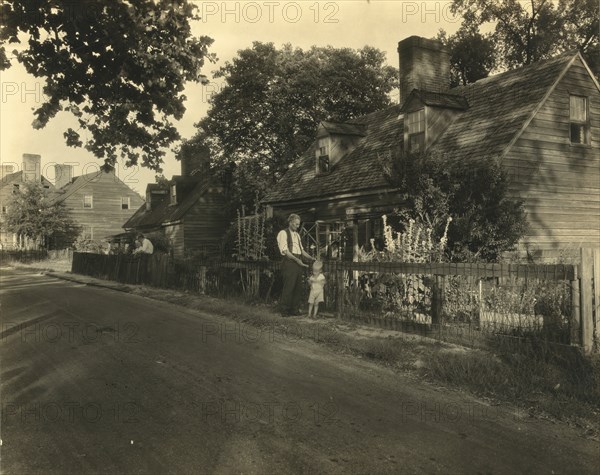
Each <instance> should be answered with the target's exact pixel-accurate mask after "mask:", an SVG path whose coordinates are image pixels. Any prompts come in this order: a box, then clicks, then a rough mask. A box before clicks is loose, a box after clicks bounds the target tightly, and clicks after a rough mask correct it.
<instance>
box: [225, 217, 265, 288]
mask: <svg viewBox="0 0 600 475" xmlns="http://www.w3.org/2000/svg"><path fill="white" fill-rule="evenodd" d="M236 225H237V239H236V245H235V251H236V252H235V254H234V256H233V257H234V258H236V259H237V260H238V261H261V260H266V259H267V256H266V244H265V214H264V213H259V212H258V211H257V212H255V214H253V215H251V216H246V209H245V207H244V206H242V210H241V212H240V210H238V211H237V221H236ZM239 273H240V283H241V286H242V290H243V292H244V294H246V295H247V296H251V297H256V296H258V293H259V289H260V274H261V271H260V269H239ZM263 273H266V274H268V275H269V277H272V273H271V271H269V270H264V271H263Z"/></svg>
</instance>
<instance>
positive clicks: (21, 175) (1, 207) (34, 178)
mask: <svg viewBox="0 0 600 475" xmlns="http://www.w3.org/2000/svg"><path fill="white" fill-rule="evenodd" d="M41 159H42V158H41V156H40V155H35V154H31V153H24V154H23V161H22V163H21V169H20V170H18V168H19V167H18V165H17V164H15V163H4V164H2V165H0V246H1V248H2V249H15V248H28V247H32V246H35V245H36V243H35V242H33V241H30V240H29V239H27V238H25V237H24V236H17V235H15V234H14V233H11V232H8V231H7V230H6V229H5V228H4V227H3V226H2V224H1V223H2V221H3V220H4V216H5V215H6V213H7V211H8V208H9V207H10V203H11V202H12V200H13V197H14V195H15V194H16V193H19V192H20V191H21V189H22V186H23V184H24V183H26V182H33V183H40V184H41V185H42V186H43V187H44V188H45V189H46V190H48V193H52V192H53V191H54V185H53V184H52V182H51V181H50V180H48V179H47V178H46V177H44V176H42V167H41Z"/></svg>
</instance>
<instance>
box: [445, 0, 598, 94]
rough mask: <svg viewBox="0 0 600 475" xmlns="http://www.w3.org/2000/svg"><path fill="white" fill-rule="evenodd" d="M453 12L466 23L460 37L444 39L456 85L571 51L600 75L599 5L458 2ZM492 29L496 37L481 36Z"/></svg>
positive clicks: (576, 0)
mask: <svg viewBox="0 0 600 475" xmlns="http://www.w3.org/2000/svg"><path fill="white" fill-rule="evenodd" d="M451 8H452V11H453V12H454V13H459V14H461V15H462V17H463V23H462V25H461V27H460V29H459V31H458V32H457V33H456V34H455V35H452V36H450V37H446V35H445V33H444V32H443V31H442V32H441V33H440V35H439V36H438V37H440V38H441V39H442V40H443V41H445V42H446V44H448V46H449V47H450V50H451V62H452V71H453V76H454V79H455V81H456V79H459V80H460V82H462V83H463V84H465V83H468V82H473V81H476V80H477V79H480V78H481V77H485V76H487V75H488V74H489V73H490V72H492V71H494V70H496V69H514V68H517V67H520V66H525V65H528V64H531V63H533V62H535V61H539V60H541V59H546V58H549V57H551V56H554V55H556V54H558V53H561V52H563V51H567V50H571V49H578V50H579V51H580V52H581V53H582V55H583V57H584V58H585V60H586V61H587V62H588V64H589V65H590V67H591V69H592V71H594V74H595V75H596V76H600V69H599V68H600V60H599V57H600V43H599V34H598V30H599V15H598V2H597V0H558V3H556V2H552V1H550V0H530V1H528V2H524V1H520V0H453V1H452V7H451ZM489 24H491V25H492V26H493V28H494V30H493V32H492V33H489V34H483V33H481V30H482V28H487V25H489ZM484 51H485V52H486V54H482V53H483V52H484ZM487 55H489V56H487ZM486 56H487V57H486Z"/></svg>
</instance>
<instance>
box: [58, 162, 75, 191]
mask: <svg viewBox="0 0 600 475" xmlns="http://www.w3.org/2000/svg"><path fill="white" fill-rule="evenodd" d="M72 179H73V166H72V165H59V164H56V165H54V186H55V187H56V189H60V188H62V187H63V186H65V185H66V184H67V183H69V182H70V181H71V180H72Z"/></svg>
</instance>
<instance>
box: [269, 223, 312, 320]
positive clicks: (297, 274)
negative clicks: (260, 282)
mask: <svg viewBox="0 0 600 475" xmlns="http://www.w3.org/2000/svg"><path fill="white" fill-rule="evenodd" d="M299 227H300V216H298V215H297V214H290V215H289V217H288V227H287V229H282V230H281V231H279V234H278V235H277V245H278V246H279V252H281V255H282V256H283V261H282V263H281V273H282V275H283V290H282V292H281V304H280V305H281V308H282V312H283V314H284V315H285V316H291V315H299V306H300V300H301V298H302V275H303V271H304V269H305V268H306V267H308V265H306V264H304V262H302V256H304V257H306V258H307V259H310V260H311V261H314V260H315V259H314V258H313V257H312V256H311V255H310V254H308V253H307V252H305V251H304V249H303V248H302V242H301V241H300V234H298V228H299Z"/></svg>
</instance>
